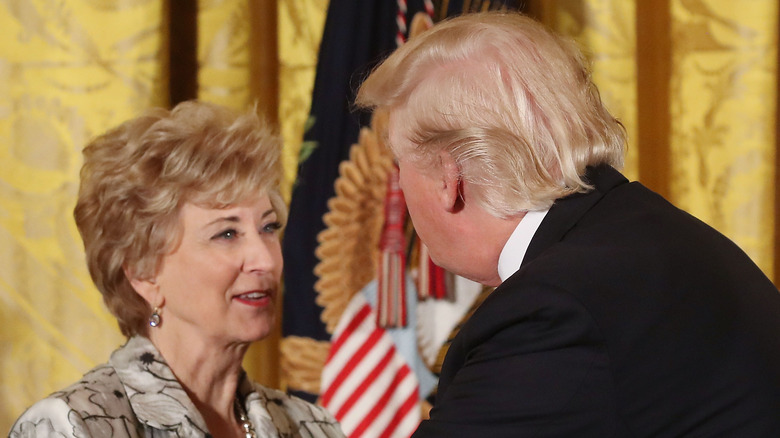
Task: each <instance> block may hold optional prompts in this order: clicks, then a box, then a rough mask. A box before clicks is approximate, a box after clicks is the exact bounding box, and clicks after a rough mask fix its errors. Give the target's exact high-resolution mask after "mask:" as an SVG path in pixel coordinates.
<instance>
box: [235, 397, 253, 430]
mask: <svg viewBox="0 0 780 438" xmlns="http://www.w3.org/2000/svg"><path fill="white" fill-rule="evenodd" d="M234 405H235V409H236V417H238V421H240V422H241V430H243V432H244V438H257V435H256V434H255V428H254V427H253V426H252V422H251V421H249V417H248V416H247V415H246V411H245V410H244V405H243V404H242V403H241V402H240V401H238V397H237V396H236V400H235V402H234Z"/></svg>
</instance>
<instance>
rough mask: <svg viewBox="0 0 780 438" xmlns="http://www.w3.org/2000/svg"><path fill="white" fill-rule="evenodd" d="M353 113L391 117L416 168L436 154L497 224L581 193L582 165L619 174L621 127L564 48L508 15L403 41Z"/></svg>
mask: <svg viewBox="0 0 780 438" xmlns="http://www.w3.org/2000/svg"><path fill="white" fill-rule="evenodd" d="M356 104H357V105H358V106H360V107H364V108H373V109H377V110H381V111H388V112H391V113H393V117H399V118H400V119H401V121H400V122H399V123H397V124H395V125H396V126H403V127H404V129H405V130H406V131H405V134H406V139H407V140H409V141H410V142H411V143H412V144H413V145H414V146H415V148H414V150H410V151H405V150H399V148H398V145H390V147H391V148H393V149H394V152H395V153H397V154H404V155H405V156H408V154H409V153H411V156H412V157H413V158H414V160H415V161H416V163H417V164H418V165H419V166H420V167H421V168H424V167H429V166H432V165H435V162H436V161H435V157H437V156H438V153H439V152H440V151H447V152H448V153H450V154H451V156H452V157H453V158H454V160H455V161H456V163H457V164H458V166H459V169H460V172H461V175H460V176H461V178H463V179H464V180H465V181H467V182H469V183H470V184H471V186H472V187H473V188H474V191H475V195H476V199H477V202H479V203H480V205H481V206H482V207H483V208H485V209H486V210H487V211H489V212H490V213H491V214H493V215H494V216H497V217H508V216H512V215H514V214H517V213H519V212H522V211H527V210H541V209H545V208H549V207H550V206H551V205H552V203H553V201H555V200H556V199H558V198H561V197H564V196H567V195H569V194H572V193H575V192H585V191H588V190H590V189H592V187H591V186H590V184H589V183H588V181H585V180H584V179H583V175H584V174H585V168H586V167H587V166H595V165H599V164H609V165H611V166H613V167H616V168H618V169H619V168H621V167H622V165H623V155H624V151H625V130H624V129H623V126H622V125H621V124H620V122H619V121H618V120H617V119H615V118H614V117H613V116H612V115H611V114H610V113H609V112H608V111H607V109H606V108H605V107H604V105H603V104H602V102H601V99H600V97H599V94H598V90H597V89H596V87H595V85H594V84H593V82H592V81H591V77H590V72H589V70H588V67H587V63H586V60H585V57H584V56H583V55H582V53H581V52H580V51H579V49H578V48H577V47H576V46H575V45H574V43H573V42H571V41H568V40H565V39H563V38H561V37H559V36H557V35H555V34H553V33H552V32H550V31H549V30H548V29H546V28H545V27H544V26H543V25H541V24H540V23H538V22H536V21H534V20H532V19H531V18H528V17H526V16H524V15H522V14H519V13H513V12H512V13H506V12H485V13H473V14H466V15H463V16H460V17H457V18H453V19H450V20H447V21H443V22H441V23H439V24H437V25H436V26H434V27H433V28H432V29H430V30H428V31H427V32H425V33H423V34H421V35H419V36H417V37H415V38H412V39H411V40H410V41H409V42H408V43H406V44H405V45H403V46H402V47H400V48H399V49H398V50H396V51H395V52H394V53H393V54H391V55H390V57H388V58H387V59H386V60H385V61H384V62H383V63H381V64H380V65H379V66H378V67H377V68H376V69H375V70H374V71H373V72H372V73H371V74H370V75H369V77H368V78H367V79H366V80H365V82H364V83H363V84H362V86H361V88H360V90H359V92H358V96H357V100H356Z"/></svg>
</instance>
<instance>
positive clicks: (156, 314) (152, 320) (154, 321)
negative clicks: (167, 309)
mask: <svg viewBox="0 0 780 438" xmlns="http://www.w3.org/2000/svg"><path fill="white" fill-rule="evenodd" d="M160 323H162V318H160V308H159V307H155V308H154V310H153V311H152V314H151V316H149V325H150V326H151V327H158V326H159V325H160Z"/></svg>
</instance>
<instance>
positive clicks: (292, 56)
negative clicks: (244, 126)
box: [0, 0, 327, 434]
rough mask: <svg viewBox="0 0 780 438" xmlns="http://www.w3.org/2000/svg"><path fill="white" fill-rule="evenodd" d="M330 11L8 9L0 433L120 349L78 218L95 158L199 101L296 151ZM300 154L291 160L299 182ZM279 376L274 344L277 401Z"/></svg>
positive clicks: (121, 1) (0, 186)
mask: <svg viewBox="0 0 780 438" xmlns="http://www.w3.org/2000/svg"><path fill="white" fill-rule="evenodd" d="M196 5H197V6H196ZM326 8H327V1H326V0H307V1H303V2H301V1H295V2H293V1H279V2H277V1H272V0H224V1H219V0H201V1H200V2H197V3H196V2H189V1H187V2H179V1H170V0H165V1H164V0H80V1H73V2H61V1H55V0H0V29H3V38H2V39H0V322H2V325H3V328H2V330H0V434H5V433H6V432H5V431H7V430H9V429H10V427H11V424H12V422H13V421H14V419H15V418H16V417H17V416H18V415H19V414H20V413H21V412H22V411H23V410H24V409H25V408H26V407H27V406H29V405H30V404H32V403H33V402H34V401H35V400H38V399H40V398H42V397H44V396H46V395H47V394H49V393H51V392H52V391H54V390H56V389H59V388H62V387H64V386H66V385H68V384H70V383H72V382H74V381H75V380H76V379H78V378H79V377H80V376H81V375H82V374H83V373H84V372H85V371H86V370H88V369H89V368H91V367H93V366H94V365H96V364H98V363H101V362H104V361H105V360H106V359H107V358H108V354H109V353H110V352H111V351H112V350H113V349H114V348H116V347H117V346H118V345H119V344H120V343H122V342H123V338H122V336H121V334H120V333H119V330H118V329H117V325H116V322H115V320H114V318H113V317H112V316H111V315H110V314H109V313H108V312H107V311H106V310H105V307H104V305H103V303H102V300H101V298H100V295H99V293H98V292H97V291H96V290H95V288H94V286H93V284H92V282H91V280H90V278H89V275H88V273H87V270H86V266H85V263H84V255H83V248H82V244H81V239H80V237H79V235H78V231H77V230H76V227H75V224H74V223H73V219H72V210H73V206H74V204H75V196H76V192H77V190H78V171H79V168H80V166H81V148H82V147H83V146H84V144H85V143H86V142H87V141H89V139H90V138H92V137H93V136H95V135H97V134H99V133H101V132H103V131H105V130H106V129H107V128H109V127H111V126H114V125H116V124H118V123H121V122H122V121H124V120H126V119H128V118H131V117H133V116H135V115H137V114H138V113H140V112H141V111H142V110H144V109H146V108H148V107H151V106H170V105H171V104H172V102H175V101H176V100H181V99H185V98H194V97H198V98H200V99H203V100H209V101H213V102H218V103H221V104H224V105H227V106H231V107H234V108H247V107H248V106H250V105H253V104H256V105H257V108H258V111H259V112H261V113H263V115H264V116H265V117H266V118H267V119H269V120H270V121H271V122H274V123H278V120H279V116H278V114H279V112H281V113H282V116H283V117H284V120H285V121H284V122H283V123H282V126H281V131H282V134H283V136H284V138H285V142H286V145H285V147H286V148H290V149H291V150H292V151H297V149H298V148H299V144H300V139H299V138H300V136H301V134H300V133H301V132H302V130H303V122H304V121H305V120H306V116H307V113H308V98H309V96H310V94H311V88H312V81H313V77H314V65H315V63H316V53H317V47H318V45H319V36H320V34H321V31H322V23H323V22H324V12H325V10H326ZM171 13H173V15H174V16H173V17H171V16H170V14H171ZM171 18H173V19H171ZM174 28H175V29H174ZM172 29H173V30H172ZM277 35H278V36H277ZM182 39H185V40H184V41H181V40H182ZM187 39H189V40H187ZM171 48H172V49H171ZM190 48H191V49H192V56H191V58H192V59H191V60H189V59H188V56H189V53H188V51H189V49H190ZM172 50H173V51H174V53H171V51H172ZM280 71H281V72H282V73H283V74H284V75H285V78H286V79H285V80H284V81H282V84H281V85H282V86H281V88H280V84H279V72H280ZM169 84H170V85H169ZM191 84H194V86H192V87H189V86H190V85H191ZM280 93H281V97H280ZM280 101H283V102H285V104H280ZM296 155H297V152H285V157H286V161H285V166H286V168H287V171H286V173H287V175H288V184H289V181H291V180H292V175H294V169H295V164H296V160H295V157H296ZM286 192H287V193H289V189H286ZM277 364H278V335H276V336H275V337H274V336H272V337H270V338H269V339H267V340H265V341H263V342H261V343H258V345H256V346H254V347H253V348H252V350H250V354H249V355H248V356H247V361H246V364H245V365H246V367H247V370H248V372H249V373H250V374H252V376H253V377H254V378H255V379H257V380H259V381H260V382H262V383H265V384H267V385H269V386H275V387H278V384H279V382H278V380H279V378H278V365H277Z"/></svg>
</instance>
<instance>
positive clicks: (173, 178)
mask: <svg viewBox="0 0 780 438" xmlns="http://www.w3.org/2000/svg"><path fill="white" fill-rule="evenodd" d="M280 154H281V141H280V139H279V138H278V136H277V135H276V134H274V133H273V132H272V131H271V129H270V128H269V127H268V126H267V125H266V124H264V123H263V122H262V121H261V120H260V119H259V118H258V117H257V115H256V114H255V112H247V113H245V114H236V113H233V112H232V111H230V110H228V109H226V108H223V107H220V106H217V105H213V104H207V103H202V102H195V101H190V102H184V103H181V104H179V105H177V106H176V107H175V108H173V110H171V111H168V110H164V109H155V110H151V111H149V112H148V113H146V114H144V115H143V116H141V117H138V118H135V119H133V120H130V121H128V122H126V123H124V124H122V125H120V126H118V127H116V128H114V129H112V130H110V131H109V132H107V133H106V134H104V135H102V136H100V137H98V138H97V139H95V140H94V141H92V142H91V143H90V144H88V145H87V146H86V148H84V165H83V167H82V168H81V185H80V188H79V194H78V201H77V204H76V208H75V210H74V216H75V219H76V225H77V226H78V229H79V232H80V233H81V237H82V239H83V241H84V248H85V250H86V257H87V265H88V268H89V272H90V275H91V276H92V279H93V281H94V282H95V285H96V286H97V288H98V290H100V293H101V294H102V295H103V299H104V301H105V303H106V305H107V306H108V309H109V311H111V313H112V314H114V316H115V317H116V318H117V320H118V322H119V328H120V329H121V330H122V333H123V334H124V335H125V336H128V337H130V336H133V335H135V334H142V335H145V334H146V333H147V328H148V327H147V321H148V317H149V315H150V313H151V309H150V307H149V304H148V303H147V302H146V301H145V300H144V299H143V298H142V297H141V296H140V295H139V294H137V293H136V292H135V290H134V289H133V287H132V286H131V285H130V282H129V280H128V278H127V276H126V273H132V276H134V277H136V278H142V279H149V278H152V277H153V276H154V275H155V274H156V273H157V270H158V268H159V267H160V261H161V258H162V256H163V255H165V254H166V253H168V252H170V251H172V250H173V249H174V248H175V245H177V244H178V242H179V238H180V235H181V230H180V229H179V226H178V224H179V212H180V209H181V207H182V205H183V204H184V203H185V202H192V203H196V204H198V205H201V206H207V207H209V208H224V207H227V206H230V205H234V204H237V203H240V202H242V201H244V200H247V199H251V198H252V197H257V196H261V195H263V194H267V195H268V196H269V197H270V200H271V203H272V205H273V207H274V209H275V211H276V213H277V216H278V217H279V220H280V221H282V222H284V220H285V219H286V214H287V211H286V206H285V204H284V201H283V200H282V197H281V195H280V193H279V184H280V180H281V177H282V170H281V163H280Z"/></svg>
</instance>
